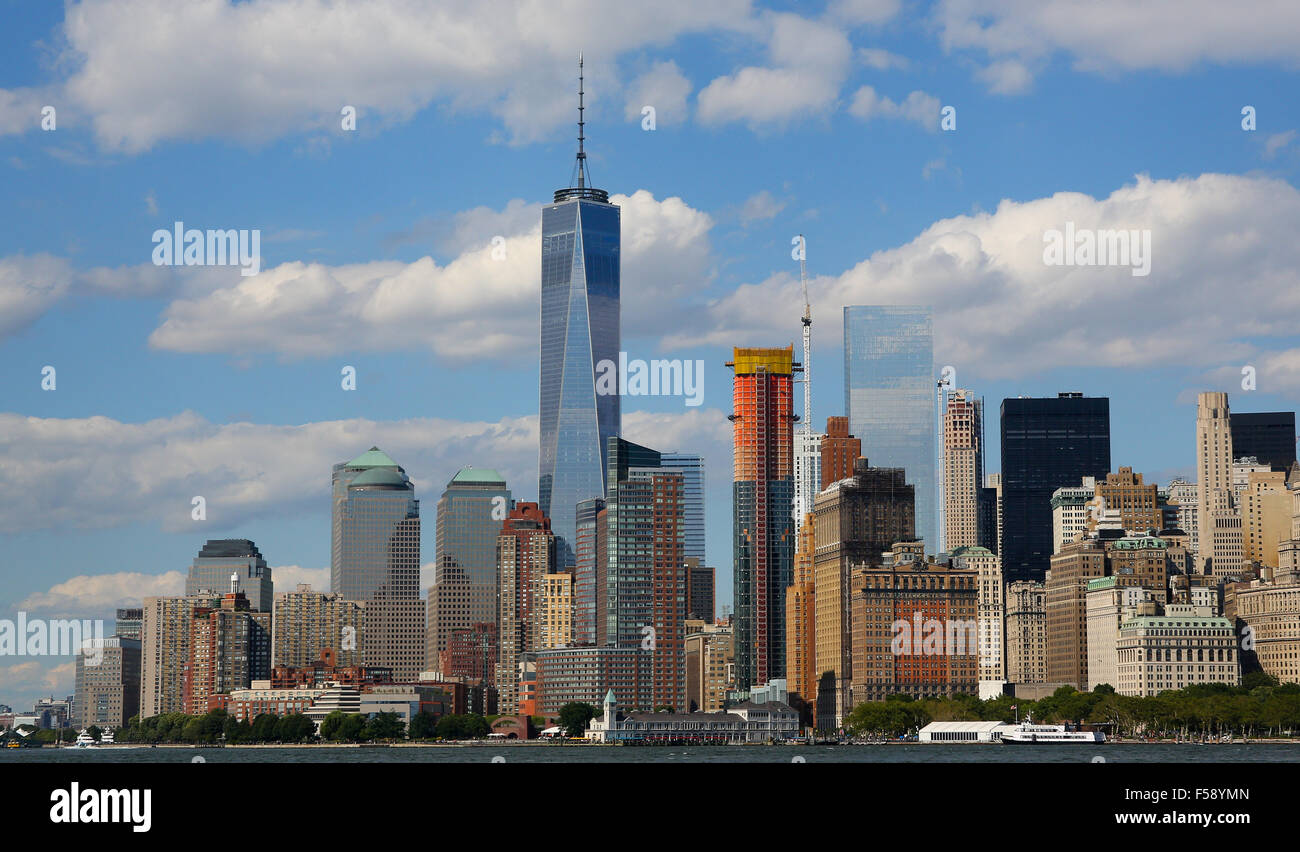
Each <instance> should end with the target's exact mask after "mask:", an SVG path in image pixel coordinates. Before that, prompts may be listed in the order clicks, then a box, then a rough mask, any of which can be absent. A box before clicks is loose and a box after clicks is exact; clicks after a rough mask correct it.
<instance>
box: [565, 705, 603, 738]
mask: <svg viewBox="0 0 1300 852" xmlns="http://www.w3.org/2000/svg"><path fill="white" fill-rule="evenodd" d="M595 715H596V708H595V707H592V706H591V705H590V704H588V703H586V702H585V701H570V702H569V703H568V704H565V705H564V706H563V707H561V708H560V727H561V728H563V729H564V735H565V736H566V737H580V736H582V735H583V733H584V732H585V731H586V730H587V723H588V722H590V721H591V720H592V719H593V718H594V717H595Z"/></svg>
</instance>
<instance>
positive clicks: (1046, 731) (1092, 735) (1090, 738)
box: [1001, 716, 1106, 745]
mask: <svg viewBox="0 0 1300 852" xmlns="http://www.w3.org/2000/svg"><path fill="white" fill-rule="evenodd" d="M1001 741H1002V742H1004V743H1006V744H1007V745H1038V744H1049V745H1051V744H1066V745H1079V744H1082V743H1104V742H1106V735H1105V734H1103V733H1102V732H1101V731H1067V730H1066V729H1065V726H1064V725H1036V724H1034V720H1033V719H1030V718H1029V717H1028V716H1026V717H1025V721H1023V722H1018V723H1016V725H1015V726H1013V727H1012V728H1010V729H1008V730H1005V731H1003V732H1002V738H1001Z"/></svg>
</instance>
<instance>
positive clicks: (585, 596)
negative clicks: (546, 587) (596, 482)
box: [573, 497, 605, 645]
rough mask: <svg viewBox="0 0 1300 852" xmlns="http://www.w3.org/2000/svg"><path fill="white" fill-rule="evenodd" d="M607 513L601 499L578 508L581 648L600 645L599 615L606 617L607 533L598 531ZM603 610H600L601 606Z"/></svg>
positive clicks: (576, 611)
mask: <svg viewBox="0 0 1300 852" xmlns="http://www.w3.org/2000/svg"><path fill="white" fill-rule="evenodd" d="M604 510H605V501H604V499H602V498H600V497H593V498H591V499H590V500H583V501H582V502H581V503H579V504H578V506H577V513H576V516H575V517H576V532H575V534H574V570H573V641H574V644H577V645H594V644H596V632H597V631H596V621H597V614H598V613H599V614H601V615H602V616H603V614H604V611H605V610H604V607H603V602H604V594H603V586H604V574H603V571H604V562H603V561H599V560H598V558H597V557H598V555H601V554H603V553H604V552H605V530H604V525H603V524H601V525H600V528H599V529H598V528H597V518H598V516H601V517H602V518H603V515H602V513H603V512H604ZM598 601H600V602H601V604H602V606H600V607H599V608H598V606H597V602H598Z"/></svg>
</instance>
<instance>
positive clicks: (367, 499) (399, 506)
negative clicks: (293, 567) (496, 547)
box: [330, 447, 425, 680]
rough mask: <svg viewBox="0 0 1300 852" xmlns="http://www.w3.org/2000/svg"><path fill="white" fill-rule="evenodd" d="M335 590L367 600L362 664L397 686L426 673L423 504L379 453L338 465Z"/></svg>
mask: <svg viewBox="0 0 1300 852" xmlns="http://www.w3.org/2000/svg"><path fill="white" fill-rule="evenodd" d="M333 490H334V518H333V546H332V555H331V561H330V585H331V591H333V592H334V593H336V594H341V595H342V596H343V597H344V598H346V599H347V600H351V601H360V602H363V603H364V604H365V605H366V607H365V629H364V630H363V631H362V642H363V644H362V647H361V659H362V664H363V665H368V666H387V667H391V668H392V670H393V676H394V677H395V678H397V679H399V680H413V679H414V678H415V677H417V676H418V675H419V673H420V671H421V670H422V669H423V667H424V659H425V646H424V631H425V625H424V602H423V601H422V600H420V501H419V500H417V499H415V486H414V485H413V484H412V483H411V480H410V478H409V477H408V476H407V475H406V471H405V470H403V469H402V468H401V467H399V466H398V464H397V463H396V462H394V461H393V460H392V459H391V458H389V457H388V455H387V454H386V453H384V452H383V451H381V450H380V449H379V448H378V447H371V448H370V450H369V451H368V452H365V453H362V454H361V455H360V456H357V457H356V458H355V459H353V460H352V461H349V462H341V463H339V464H336V465H334V481H333Z"/></svg>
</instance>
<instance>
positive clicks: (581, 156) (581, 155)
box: [578, 53, 587, 189]
mask: <svg viewBox="0 0 1300 852" xmlns="http://www.w3.org/2000/svg"><path fill="white" fill-rule="evenodd" d="M582 95H583V75H582V53H579V54H578V188H579V189H581V188H582V187H583V172H585V171H586V170H587V154H586V152H584V151H583V150H582V143H583V139H584V137H583V135H582V131H583V126H584V125H585V124H586V122H584V121H583V120H582V118H583V116H582V111H583V104H582Z"/></svg>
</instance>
